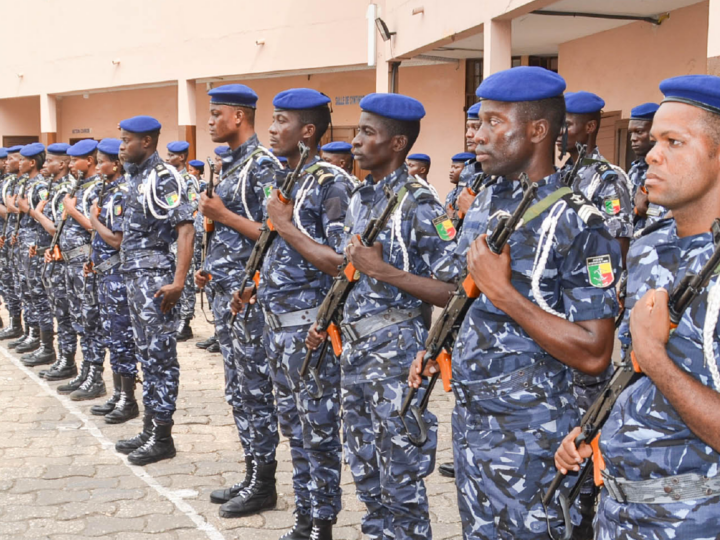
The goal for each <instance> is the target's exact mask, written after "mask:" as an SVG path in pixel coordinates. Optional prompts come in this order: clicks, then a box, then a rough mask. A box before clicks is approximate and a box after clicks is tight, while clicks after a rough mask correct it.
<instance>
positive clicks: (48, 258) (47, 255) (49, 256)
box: [45, 249, 53, 263]
mask: <svg viewBox="0 0 720 540" xmlns="http://www.w3.org/2000/svg"><path fill="white" fill-rule="evenodd" d="M45 262H46V263H51V262H53V256H52V252H51V251H50V250H49V249H48V250H46V251H45Z"/></svg>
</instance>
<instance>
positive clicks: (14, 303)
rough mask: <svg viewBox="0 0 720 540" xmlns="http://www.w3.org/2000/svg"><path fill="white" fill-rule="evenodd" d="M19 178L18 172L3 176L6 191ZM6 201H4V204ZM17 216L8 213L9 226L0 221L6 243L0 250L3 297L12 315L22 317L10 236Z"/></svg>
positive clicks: (10, 192) (17, 277) (9, 190)
mask: <svg viewBox="0 0 720 540" xmlns="http://www.w3.org/2000/svg"><path fill="white" fill-rule="evenodd" d="M16 180H17V174H6V175H4V176H3V181H2V188H3V192H4V191H5V186H6V185H8V184H10V183H12V184H13V185H14V183H15V181H16ZM11 187H12V186H9V185H8V190H7V194H8V196H10V195H12V192H13V190H11V189H10V188H11ZM4 203H5V201H3V204H4ZM16 219H17V216H16V215H15V214H8V219H7V226H5V223H4V222H0V226H4V227H5V245H4V246H3V248H2V251H0V258H1V259H2V261H3V272H2V278H1V279H2V288H3V299H4V300H5V307H6V308H7V310H8V313H10V316H11V317H20V315H21V313H22V303H21V301H20V297H19V296H18V294H17V293H16V292H15V283H16V282H17V280H18V279H19V274H20V272H18V269H17V265H16V259H15V257H14V252H15V249H14V248H13V247H12V246H10V237H11V236H12V233H13V230H14V229H15V220H16Z"/></svg>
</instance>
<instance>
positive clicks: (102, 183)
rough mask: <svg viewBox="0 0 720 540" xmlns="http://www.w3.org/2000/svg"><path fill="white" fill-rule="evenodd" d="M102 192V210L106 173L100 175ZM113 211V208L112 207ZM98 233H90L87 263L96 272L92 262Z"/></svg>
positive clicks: (93, 231)
mask: <svg viewBox="0 0 720 540" xmlns="http://www.w3.org/2000/svg"><path fill="white" fill-rule="evenodd" d="M100 182H101V185H100V194H99V195H98V202H97V204H98V208H100V211H101V212H102V204H103V198H104V197H105V188H106V186H107V176H106V175H104V174H103V175H100ZM110 211H112V208H111V209H110ZM96 234H97V231H96V230H95V229H93V230H92V232H91V233H90V249H89V250H88V256H87V264H88V265H89V267H90V270H91V271H92V272H93V273H94V272H95V270H93V262H92V255H93V242H94V241H95V235H96ZM83 281H85V277H84V275H83Z"/></svg>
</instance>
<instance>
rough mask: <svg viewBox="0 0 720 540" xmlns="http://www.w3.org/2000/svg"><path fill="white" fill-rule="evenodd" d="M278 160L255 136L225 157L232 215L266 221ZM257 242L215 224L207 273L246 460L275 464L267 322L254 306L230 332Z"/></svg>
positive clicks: (223, 187)
mask: <svg viewBox="0 0 720 540" xmlns="http://www.w3.org/2000/svg"><path fill="white" fill-rule="evenodd" d="M279 170H280V166H279V164H278V162H277V160H276V159H275V158H274V157H273V156H272V154H270V152H269V151H267V150H265V149H264V148H263V147H262V146H260V143H259V141H258V138H257V136H256V135H253V136H252V137H251V138H250V139H249V140H248V141H246V142H245V143H244V144H242V145H241V146H240V147H239V148H237V149H235V150H234V151H232V152H229V153H228V154H227V155H225V156H224V157H223V172H222V176H221V179H220V182H219V184H218V185H217V187H216V189H215V192H214V194H213V196H214V197H219V198H220V200H222V202H223V204H224V205H225V207H226V208H227V209H228V210H230V211H231V212H233V213H235V214H238V215H240V216H243V217H245V218H248V219H250V220H252V221H255V222H260V221H262V218H263V203H264V201H265V193H266V192H265V188H266V187H268V188H271V187H272V183H273V180H274V176H275V172H276V171H279ZM254 245H255V242H254V241H253V240H250V239H249V238H247V237H246V236H243V235H242V234H240V233H239V232H237V231H236V230H235V229H233V228H231V227H228V226H227V225H223V224H222V223H219V222H215V231H214V232H213V235H212V238H211V240H210V249H209V251H208V257H207V260H206V261H205V267H204V270H206V271H207V272H208V273H209V274H211V275H212V280H211V281H210V283H209V285H208V289H212V290H213V291H214V298H215V301H214V302H213V303H212V307H213V314H214V317H215V333H216V335H217V336H218V339H219V341H220V350H221V352H222V355H223V361H224V362H223V363H224V368H225V400H226V401H227V402H228V403H229V404H230V406H231V407H232V409H233V418H234V419H235V425H236V426H237V428H238V434H239V436H240V441H241V443H242V445H243V450H244V451H245V455H246V456H248V457H249V456H252V457H253V458H254V459H255V460H256V461H260V462H263V463H271V462H273V461H275V450H276V449H277V445H278V441H279V436H278V424H277V414H276V412H275V404H274V398H273V384H272V380H271V379H270V366H269V365H268V362H267V360H266V355H265V348H264V347H263V343H262V335H263V327H264V326H265V319H264V317H263V314H262V311H261V310H260V307H259V306H258V305H257V304H255V305H252V306H249V307H248V312H247V316H246V315H245V314H242V315H240V316H238V317H237V319H236V322H235V326H234V327H233V328H232V329H231V328H230V317H231V312H230V300H231V298H232V293H233V291H235V290H237V289H238V287H239V286H240V280H241V279H242V276H243V270H244V267H245V264H246V263H247V260H248V258H249V257H250V253H251V252H252V249H253V246H254Z"/></svg>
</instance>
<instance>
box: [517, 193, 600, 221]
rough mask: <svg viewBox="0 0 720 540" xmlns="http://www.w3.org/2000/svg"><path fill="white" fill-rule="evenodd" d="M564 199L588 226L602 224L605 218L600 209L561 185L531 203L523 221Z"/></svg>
mask: <svg viewBox="0 0 720 540" xmlns="http://www.w3.org/2000/svg"><path fill="white" fill-rule="evenodd" d="M561 200H562V201H564V202H565V203H566V204H567V206H568V207H569V208H571V209H572V210H574V211H575V213H576V214H577V215H578V217H579V218H580V219H581V220H582V221H583V222H584V223H585V224H586V225H588V226H589V227H600V226H602V225H604V223H605V219H604V218H603V215H602V214H601V213H600V211H599V210H598V209H597V208H596V207H595V205H594V204H592V203H591V202H590V201H589V200H588V198H587V197H585V195H583V194H582V193H575V192H574V191H573V190H572V189H571V188H569V187H567V186H563V187H561V188H559V189H556V190H555V191H553V192H552V193H550V194H549V195H548V196H547V197H545V198H543V199H540V201H538V202H537V203H535V204H534V205H532V206H531V207H530V208H529V209H528V210H527V212H525V214H523V222H524V223H529V222H530V221H532V220H533V219H535V218H536V217H538V216H539V215H540V214H542V213H543V212H545V210H547V209H548V208H550V207H551V206H553V205H554V204H555V203H556V202H558V201H561Z"/></svg>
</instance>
